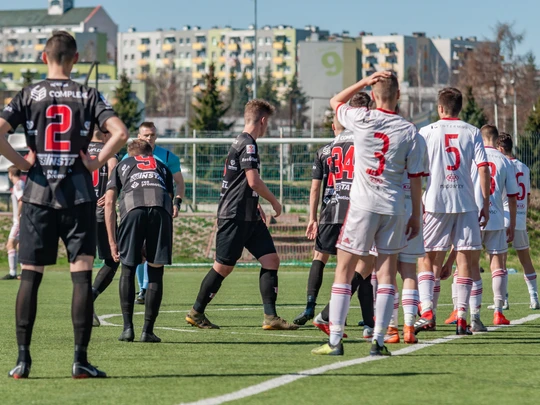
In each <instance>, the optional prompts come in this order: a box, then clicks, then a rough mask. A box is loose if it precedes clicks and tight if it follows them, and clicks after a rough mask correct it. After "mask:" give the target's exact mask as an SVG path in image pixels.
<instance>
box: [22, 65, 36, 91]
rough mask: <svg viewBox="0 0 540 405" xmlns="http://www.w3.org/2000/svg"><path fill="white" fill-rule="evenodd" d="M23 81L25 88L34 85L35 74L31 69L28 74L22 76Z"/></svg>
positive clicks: (27, 71)
mask: <svg viewBox="0 0 540 405" xmlns="http://www.w3.org/2000/svg"><path fill="white" fill-rule="evenodd" d="M22 79H23V87H28V86H30V85H32V83H33V82H34V73H32V72H31V71H30V69H28V70H26V72H24V73H23V74H22Z"/></svg>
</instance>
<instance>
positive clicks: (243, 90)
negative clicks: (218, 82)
mask: <svg viewBox="0 0 540 405" xmlns="http://www.w3.org/2000/svg"><path fill="white" fill-rule="evenodd" d="M235 87H236V89H235V90H236V91H235V95H234V100H233V103H232V110H233V112H234V114H236V115H244V107H245V106H246V104H247V102H248V101H249V100H251V97H252V92H251V80H249V79H248V78H247V76H246V72H244V73H242V76H241V77H240V79H239V80H237V81H236V84H235Z"/></svg>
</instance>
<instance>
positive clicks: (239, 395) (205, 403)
mask: <svg viewBox="0 0 540 405" xmlns="http://www.w3.org/2000/svg"><path fill="white" fill-rule="evenodd" d="M538 318H540V314H534V315H529V316H526V317H525V318H521V319H517V320H515V321H512V323H511V324H510V325H509V326H494V327H490V328H488V329H489V331H490V332H493V331H495V330H497V329H501V328H508V327H511V326H516V325H521V324H524V323H526V322H529V321H534V320H535V319H538ZM462 337H463V336H458V335H448V336H446V337H443V338H439V339H434V340H431V341H429V342H427V343H418V344H416V345H414V346H409V347H406V348H404V349H401V350H397V351H395V352H392V356H390V357H371V356H370V357H360V358H358V359H353V360H348V361H338V362H336V363H333V364H327V365H326V366H322V367H317V368H312V369H309V370H304V371H299V372H298V373H294V374H284V375H282V376H280V377H276V378H272V379H270V380H268V381H265V382H262V383H260V384H255V385H252V386H250V387H247V388H243V389H241V390H238V391H235V392H231V393H230V394H225V395H220V396H217V397H213V398H206V399H201V400H199V401H195V402H189V403H182V404H181V405H220V404H223V403H225V402H230V401H236V400H239V399H243V398H247V397H251V396H253V395H257V394H261V393H263V392H266V391H270V390H272V389H274V388H278V387H281V386H283V385H286V384H289V383H292V382H294V381H296V380H299V379H301V378H305V377H309V376H313V375H319V374H323V373H326V372H327V371H332V370H339V369H341V368H345V367H350V366H356V365H358V364H363V363H369V362H372V361H378V360H384V359H389V358H392V357H394V356H403V355H405V354H410V353H413V352H416V351H418V350H422V349H425V348H426V347H430V346H434V345H437V344H440V343H446V342H450V341H452V340H456V339H459V338H462ZM307 355H308V354H307Z"/></svg>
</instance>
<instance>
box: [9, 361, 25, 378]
mask: <svg viewBox="0 0 540 405" xmlns="http://www.w3.org/2000/svg"><path fill="white" fill-rule="evenodd" d="M29 375H30V363H26V362H24V361H20V362H19V363H17V365H16V366H15V368H13V369H12V370H11V371H10V372H9V373H8V376H9V377H13V378H15V379H16V380H20V379H23V378H28V376H29Z"/></svg>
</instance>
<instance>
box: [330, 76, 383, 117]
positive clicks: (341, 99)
mask: <svg viewBox="0 0 540 405" xmlns="http://www.w3.org/2000/svg"><path fill="white" fill-rule="evenodd" d="M391 75H392V72H388V71H384V72H376V73H374V74H372V75H371V76H369V77H365V78H363V79H362V80H360V81H359V82H358V83H355V84H353V85H352V86H349V87H347V88H346V89H345V90H342V91H341V92H339V93H338V94H336V95H335V96H334V97H332V98H331V99H330V107H332V110H334V111H336V109H337V108H338V107H339V105H340V104H345V103H347V102H348V101H349V100H350V99H351V98H352V96H354V95H355V94H356V93H358V92H359V91H361V90H363V89H364V88H366V87H368V86H372V85H374V84H375V83H377V82H378V81H379V80H380V79H381V78H383V77H390V76H391Z"/></svg>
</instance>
